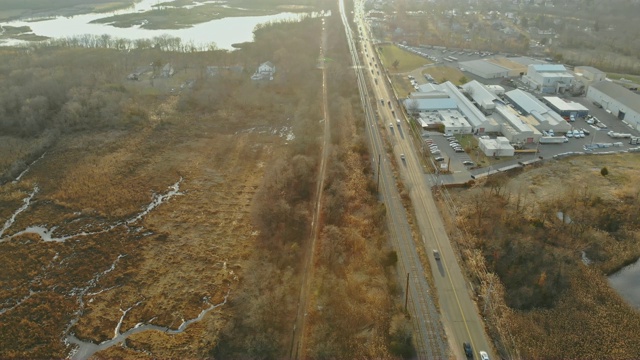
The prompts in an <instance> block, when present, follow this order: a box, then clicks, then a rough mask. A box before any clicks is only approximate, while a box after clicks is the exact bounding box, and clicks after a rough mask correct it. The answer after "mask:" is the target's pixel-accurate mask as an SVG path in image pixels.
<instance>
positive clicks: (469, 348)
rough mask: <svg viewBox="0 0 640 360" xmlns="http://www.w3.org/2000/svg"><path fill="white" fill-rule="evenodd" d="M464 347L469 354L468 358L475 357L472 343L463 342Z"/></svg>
mask: <svg viewBox="0 0 640 360" xmlns="http://www.w3.org/2000/svg"><path fill="white" fill-rule="evenodd" d="M462 348H464V354H465V355H466V356H467V359H473V349H472V348H471V344H469V343H463V344H462Z"/></svg>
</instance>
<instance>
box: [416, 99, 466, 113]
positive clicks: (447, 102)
mask: <svg viewBox="0 0 640 360" xmlns="http://www.w3.org/2000/svg"><path fill="white" fill-rule="evenodd" d="M414 104H415V105H414ZM404 106H405V108H407V109H411V107H412V106H416V107H417V110H418V111H436V110H445V109H457V108H458V105H457V104H456V102H455V101H454V100H453V99H450V98H439V99H406V100H404Z"/></svg>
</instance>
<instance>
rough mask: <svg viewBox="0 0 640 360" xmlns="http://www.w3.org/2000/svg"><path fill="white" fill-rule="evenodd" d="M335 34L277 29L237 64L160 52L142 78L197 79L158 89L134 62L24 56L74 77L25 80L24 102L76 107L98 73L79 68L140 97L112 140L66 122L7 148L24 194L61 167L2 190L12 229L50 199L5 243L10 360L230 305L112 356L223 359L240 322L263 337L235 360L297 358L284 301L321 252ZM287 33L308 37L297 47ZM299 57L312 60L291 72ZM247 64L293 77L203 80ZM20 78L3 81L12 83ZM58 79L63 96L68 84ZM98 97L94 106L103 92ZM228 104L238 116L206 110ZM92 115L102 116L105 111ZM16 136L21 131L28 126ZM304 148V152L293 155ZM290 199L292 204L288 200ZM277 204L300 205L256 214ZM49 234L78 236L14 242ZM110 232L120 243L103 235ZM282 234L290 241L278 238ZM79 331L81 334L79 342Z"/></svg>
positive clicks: (245, 333) (6, 166) (5, 348)
mask: <svg viewBox="0 0 640 360" xmlns="http://www.w3.org/2000/svg"><path fill="white" fill-rule="evenodd" d="M319 28H320V21H319V20H317V19H311V20H307V21H303V22H301V23H289V24H280V25H273V26H268V27H263V28H261V29H260V30H259V31H257V33H256V43H255V44H246V45H245V46H244V48H243V49H242V50H239V51H237V52H235V53H231V54H227V53H225V52H209V53H206V54H178V53H170V54H167V53H162V52H159V51H156V50H150V51H141V52H136V53H135V54H134V55H131V56H132V58H135V59H137V61H139V62H140V63H142V64H148V63H150V62H153V61H155V60H154V58H155V57H156V56H160V57H162V58H165V59H166V58H169V57H171V58H172V59H174V60H175V61H176V62H179V63H180V64H182V66H184V68H183V69H184V73H185V74H186V75H182V73H181V74H180V75H176V76H177V77H178V78H177V79H168V80H158V81H157V82H155V83H153V84H151V83H149V82H143V81H141V82H128V81H127V80H125V79H126V75H127V74H128V71H130V68H129V67H128V66H131V67H132V66H133V65H131V64H129V65H128V66H127V65H126V63H125V62H124V61H120V60H124V59H122V58H119V56H120V55H119V53H118V52H116V51H110V50H106V49H101V50H94V49H75V48H68V47H60V48H57V49H54V48H38V49H35V50H34V53H33V54H32V55H33V58H28V57H27V55H26V54H23V56H24V57H25V59H26V60H28V61H26V62H27V63H29V64H34V63H36V62H39V63H40V64H52V67H51V68H50V69H49V70H48V71H47V72H41V73H40V74H41V75H42V76H45V77H48V76H50V75H51V74H53V75H55V74H57V73H58V72H59V71H60V72H63V71H64V72H65V74H66V75H65V76H64V77H57V78H52V79H49V80H47V81H46V82H44V83H41V84H40V87H38V86H35V85H34V84H35V80H34V79H33V78H32V77H29V76H30V75H29V74H26V73H25V74H24V76H27V79H31V80H29V81H27V82H25V83H23V85H24V87H22V88H21V87H19V86H20V83H18V82H14V83H12V84H13V85H12V86H14V90H15V91H21V92H27V93H29V92H30V91H32V93H33V94H35V93H36V92H38V91H44V90H46V91H48V94H49V95H50V96H51V97H53V96H54V95H55V94H56V93H60V96H61V97H64V96H63V95H64V94H65V93H67V92H68V89H69V87H67V84H66V83H64V82H66V81H67V77H68V78H70V79H71V80H69V81H70V82H71V83H74V82H78V81H80V82H81V81H84V80H83V79H85V78H84V77H83V76H84V75H83V73H86V72H89V71H88V69H93V68H92V67H91V66H87V67H84V68H83V67H81V66H65V65H64V64H65V62H64V61H63V60H64V59H66V60H67V61H68V62H69V61H73V62H75V61H77V64H76V65H81V64H82V63H83V62H82V61H83V60H84V61H87V62H88V63H90V61H89V60H88V59H90V58H92V57H94V56H98V57H102V58H103V60H101V61H104V62H105V63H108V64H113V66H112V67H111V66H106V70H104V71H105V72H103V73H100V71H101V70H99V69H94V70H95V71H96V72H97V73H96V74H95V75H96V77H95V79H97V80H96V84H98V88H99V87H100V86H105V87H107V88H109V89H125V90H117V91H123V92H124V93H127V94H128V95H127V99H128V100H127V102H126V103H125V104H124V105H123V106H124V107H123V108H121V107H119V106H115V107H110V106H111V105H113V104H111V103H108V101H107V103H102V102H98V104H103V105H108V106H107V107H109V108H110V109H112V110H113V111H114V112H113V113H109V114H108V115H109V116H108V121H109V122H108V123H107V124H106V125H105V126H103V124H102V123H101V122H100V120H99V119H97V120H96V119H94V118H93V117H91V116H90V117H87V118H86V120H87V124H89V126H86V127H75V126H73V125H71V124H68V123H65V124H62V123H60V125H58V124H57V123H56V122H55V119H57V117H56V115H55V113H51V114H52V115H51V114H50V115H51V116H48V117H43V118H38V121H42V123H41V124H42V125H43V128H42V129H44V131H43V132H42V133H41V134H42V135H37V133H36V134H34V137H33V138H27V139H26V140H25V139H20V138H16V137H4V138H3V139H10V140H8V142H6V143H5V142H4V140H3V142H2V143H1V145H0V150H1V151H3V152H2V155H3V156H0V158H2V159H3V163H2V167H1V168H0V172H2V173H3V174H5V180H12V179H14V178H15V175H14V173H12V172H10V171H9V170H10V169H11V167H12V166H13V165H12V164H14V163H16V162H19V161H21V162H22V163H23V165H22V167H21V168H22V169H24V168H26V164H30V163H31V162H32V161H33V159H31V157H32V156H34V157H35V158H38V157H39V156H40V155H41V154H42V153H43V152H44V150H46V155H45V156H44V158H42V159H41V160H39V161H38V162H37V163H36V164H35V165H33V166H32V167H31V168H30V169H29V171H28V173H27V174H26V175H25V176H24V178H23V179H22V180H21V181H19V182H17V183H15V184H14V183H12V182H6V183H4V185H2V187H0V204H2V206H0V216H2V219H3V220H2V225H4V221H5V220H6V219H8V218H10V217H11V215H12V214H13V213H14V212H15V211H16V210H17V209H18V208H19V207H20V206H21V205H22V204H23V200H24V199H25V198H26V197H27V196H28V194H29V193H31V192H32V191H33V188H34V186H35V185H36V184H37V185H38V188H39V191H38V193H37V194H36V195H35V196H34V198H33V200H32V202H31V204H30V205H29V207H28V208H27V209H26V210H25V211H23V212H22V213H20V214H19V215H18V216H16V220H15V223H13V224H12V225H11V226H10V227H9V228H8V229H7V231H6V232H5V234H4V236H2V241H1V242H0V254H1V257H2V263H3V266H4V267H5V269H6V270H7V271H3V272H2V273H1V274H0V283H2V284H3V287H2V289H0V310H1V311H2V313H0V357H2V358H51V357H54V358H62V357H65V356H66V355H67V354H68V352H69V350H70V347H68V346H67V345H65V344H64V343H63V339H64V337H65V336H66V334H67V330H69V331H70V332H72V333H74V334H75V335H76V336H77V337H78V338H80V339H84V340H88V341H93V342H99V341H104V340H107V339H111V338H112V337H113V334H114V329H115V327H116V324H117V322H118V319H120V317H121V316H122V311H121V309H127V308H129V307H132V306H133V307H132V309H131V310H130V311H129V312H128V313H127V315H126V317H125V318H124V321H123V324H122V329H121V331H125V330H127V329H130V328H132V327H133V326H135V324H137V323H139V322H143V323H153V324H156V325H160V326H167V327H170V328H172V329H176V328H177V327H178V326H179V325H180V324H181V323H182V321H183V320H184V319H191V318H194V317H196V316H197V315H198V314H199V313H200V311H202V310H203V309H204V308H206V307H207V306H208V305H207V303H211V304H215V303H219V302H220V301H221V300H222V298H223V296H224V295H225V294H226V293H227V292H228V291H230V297H229V302H228V303H227V305H225V306H224V307H221V308H219V309H217V310H216V311H213V312H211V313H210V314H208V315H207V316H205V318H204V319H203V320H202V321H201V322H198V323H195V324H192V325H191V326H190V327H189V328H188V329H187V331H185V332H184V333H182V334H179V335H175V336H171V335H167V334H164V333H160V332H157V331H147V332H143V333H139V334H136V335H134V336H132V337H130V338H129V339H128V340H127V342H126V347H125V348H121V347H112V348H109V349H107V350H105V351H104V352H102V353H100V354H98V355H99V356H105V357H125V358H126V357H136V358H140V357H144V356H149V357H160V358H175V357H185V356H187V357H196V358H202V357H207V356H210V353H211V351H212V349H214V348H216V346H218V344H220V342H221V341H224V340H225V339H228V338H225V337H224V334H223V335H222V336H221V335H220V332H221V329H224V328H226V327H233V326H237V325H236V322H235V320H236V319H244V320H242V321H245V320H246V321H245V324H246V325H247V327H246V328H242V329H241V330H242V331H237V332H235V333H234V334H235V335H238V337H237V339H236V338H234V339H233V340H234V341H236V340H237V341H238V343H239V344H241V345H239V349H240V350H239V351H240V352H239V353H235V354H237V355H238V356H244V355H247V354H265V353H266V352H265V353H263V352H261V349H262V348H261V346H268V347H270V348H275V350H274V351H275V352H273V353H272V354H282V353H283V349H285V348H286V344H285V343H284V342H285V341H286V340H285V339H287V336H289V334H290V329H289V328H285V327H284V325H285V324H288V321H289V320H290V319H288V316H289V314H292V311H291V309H293V306H295V304H294V303H292V302H293V300H291V299H292V297H286V296H283V295H286V294H289V293H290V292H291V288H290V287H289V286H291V284H295V282H293V281H291V280H292V279H293V278H294V277H295V276H296V275H295V271H294V267H293V266H292V264H293V265H295V264H296V263H297V261H298V260H297V257H296V255H297V250H296V248H297V247H299V245H300V243H301V241H302V239H303V238H304V236H306V233H305V231H304V229H306V226H307V219H308V217H307V212H306V211H305V205H304V203H305V199H306V198H307V197H308V192H309V190H308V189H309V188H313V186H311V185H309V180H310V179H314V176H313V173H314V171H315V160H314V158H313V157H312V154H314V153H317V151H316V150H315V149H317V147H316V146H315V145H314V143H315V141H316V136H317V133H318V125H317V124H318V120H319V118H318V113H319V111H318V109H319V108H320V107H319V105H318V104H319V102H318V99H319V97H318V94H319V91H320V86H319V84H320V82H319V80H318V79H319V72H317V70H316V73H313V72H312V70H313V69H314V67H315V64H316V56H317V49H318V46H317V44H318V41H319V37H318V35H317V34H318V29H319ZM287 33H296V34H297V35H298V36H296V37H291V36H282V35H283V34H287ZM238 53H240V54H238ZM284 54H296V56H288V57H287V58H285V56H284ZM74 55H75V56H76V58H73V56H74ZM70 57H71V60H70ZM240 58H242V59H243V61H244V62H246V64H248V65H249V64H250V66H251V67H250V68H251V69H253V68H254V66H257V65H258V64H259V63H260V62H261V61H265V60H267V59H272V61H274V63H276V64H277V66H278V75H277V76H276V79H275V80H274V81H272V82H262V83H258V82H253V81H251V80H250V79H249V76H250V73H249V74H246V73H245V74H244V75H243V76H234V75H232V74H228V75H222V76H219V77H217V78H215V79H206V78H205V77H204V76H203V75H200V76H198V75H197V74H203V68H204V66H205V65H211V62H217V61H219V63H222V64H226V63H234V62H235V61H237V60H238V59H240ZM279 60H282V61H283V62H282V63H279V62H277V61H279ZM219 63H218V64H219ZM10 64H11V65H14V66H17V64H18V62H17V61H13V60H10V59H7V61H5V62H4V64H3V66H4V67H5V69H10V66H9V65H10ZM101 64H103V65H104V63H101ZM214 64H216V63H214ZM43 66H44V65H43ZM58 67H60V68H58ZM247 67H248V66H247ZM17 71H21V70H17ZM74 71H77V72H78V77H76V78H74V75H75V74H76V73H75V72H74ZM11 73H12V72H11V71H10V70H7V71H5V72H3V74H5V76H6V75H7V74H11ZM181 76H193V79H196V80H197V81H196V84H197V86H196V87H194V88H193V89H187V90H185V91H184V92H182V93H181V94H175V95H169V94H168V92H163V91H158V88H159V87H160V86H161V84H163V85H162V86H167V87H173V86H175V87H176V88H178V87H179V85H180V84H181V82H183V81H184V80H185V78H184V77H181ZM8 78H10V76H9V77H8ZM89 78H90V77H89ZM55 79H58V80H59V81H60V82H62V83H61V84H56V81H55ZM103 80H104V81H105V82H104V83H103V82H102V81H103ZM174 81H175V82H174ZM107 82H111V83H113V84H115V85H113V84H112V85H107V84H106V83H107ZM172 82H173V83H172ZM198 83H200V84H198ZM220 83H222V85H221V84H220ZM45 85H46V86H45ZM58 85H59V87H58ZM56 89H57V90H56ZM220 89H224V92H221V91H220ZM94 90H95V91H93V92H91V93H92V94H94V93H96V92H100V91H99V89H94ZM86 92H87V91H85V92H84V93H83V94H80V93H82V92H79V95H83V96H85V95H87V94H86ZM72 93H73V92H72ZM219 95H223V96H224V101H220V102H218V101H210V102H206V101H204V100H203V99H216V96H219ZM36 96H37V95H36ZM87 96H89V95H87ZM314 99H315V100H314ZM18 100H20V99H19V98H18ZM63 100H64V99H63ZM87 101H88V102H87V103H88V104H91V103H93V102H92V100H91V96H89V97H88V100H87ZM60 104H64V102H61V103H60ZM81 104H84V103H81ZM120 105H122V104H120ZM83 106H84V105H83ZM62 107H64V105H62ZM22 108H25V105H24V104H23V106H22ZM131 108H135V109H138V110H136V112H137V113H138V112H139V113H141V114H144V116H141V117H140V121H138V122H135V123H128V122H124V123H121V120H122V118H123V116H124V117H126V111H128V110H127V109H131ZM96 109H97V110H100V107H98V108H96ZM123 111H124V112H125V113H124V115H123ZM98 112H99V111H98ZM92 116H93V115H92ZM95 116H98V117H99V116H102V115H99V114H96V115H95ZM112 116H113V119H112V118H111V117H112ZM2 119H8V117H6V118H2ZM52 121H53V122H52ZM38 124H40V123H38ZM93 124H97V126H93ZM50 125H52V126H50ZM16 126H18V128H17V129H21V128H20V126H21V125H20V124H18V125H16ZM4 129H13V128H11V127H7V128H4ZM49 129H53V130H51V131H54V130H57V131H55V132H53V134H55V137H54V140H55V141H51V142H48V141H45V140H46V138H44V135H45V134H48V133H49V132H47V131H49ZM36 130H41V129H40V128H37V129H36ZM274 130H275V131H274ZM288 132H292V133H293V134H294V135H295V139H293V140H286V139H285V137H284V135H286V133H288ZM15 134H16V135H20V134H21V133H20V131H18V132H16V133H15ZM25 135H31V134H29V133H25ZM36 135H37V136H36ZM9 141H10V142H9ZM5 144H15V145H16V146H11V147H9V146H6V145H5ZM33 154H35V155H33ZM276 159H278V160H277V161H276ZM265 172H266V173H267V175H266V177H265V178H266V180H265V181H269V183H271V184H273V183H274V182H273V181H272V180H274V178H276V179H277V180H276V181H275V183H277V187H275V188H274V187H264V186H261V184H262V177H263V173H265ZM181 178H182V182H180V183H179V186H180V194H178V195H176V196H174V197H172V198H170V199H168V200H166V201H165V202H163V203H162V204H160V205H158V206H157V207H156V208H154V209H153V210H152V211H151V212H149V213H148V214H147V215H146V216H144V217H142V218H141V219H139V220H137V221H134V222H133V223H131V224H125V223H124V221H125V220H128V219H132V218H133V217H135V216H136V215H137V214H140V213H141V212H142V211H143V210H144V209H145V208H146V207H147V206H148V204H149V203H150V202H151V201H152V199H153V197H154V195H157V194H164V193H166V192H167V187H168V186H170V185H172V184H175V183H176V182H177V181H179V179H181ZM278 181H281V183H278ZM271 190H274V192H273V193H270V192H269V191H271ZM282 191H284V192H285V193H286V194H287V196H281V194H282ZM268 197H270V198H268ZM273 198H275V199H276V200H278V201H279V200H282V201H283V202H285V203H286V204H285V205H286V206H283V207H282V208H281V209H280V210H281V212H279V213H278V212H276V213H274V214H273V215H274V216H271V215H272V214H271V213H262V214H260V213H252V203H253V202H254V199H255V202H257V203H259V202H260V201H263V202H267V203H268V205H270V204H271V202H270V200H269V199H273ZM254 215H257V217H258V218H259V219H260V220H261V221H262V222H261V221H256V222H255V226H257V227H259V228H258V229H256V227H254V224H252V222H253V219H254ZM262 215H263V216H264V219H263V218H262V217H261V216H262ZM290 215H293V216H290ZM282 219H284V222H283V223H280V222H279V221H281V220H282ZM290 224H294V225H295V226H289V225H290ZM34 225H40V226H45V227H47V228H49V229H51V228H53V227H56V228H55V229H54V230H52V232H53V234H52V236H54V237H55V236H63V235H74V234H76V235H77V236H75V237H73V238H71V239H68V240H67V241H65V242H46V243H45V242H43V241H42V240H41V239H40V237H39V236H38V235H36V234H31V233H28V234H23V235H19V236H15V237H13V238H8V236H12V235H15V234H16V233H18V232H19V231H21V230H24V229H25V228H26V227H28V226H34ZM101 230H104V232H101V233H94V232H97V231H101ZM257 230H260V233H261V235H260V236H257V234H258V231H257ZM269 231H273V232H274V233H273V235H272V236H268V234H269ZM81 232H85V233H88V234H87V235H82V234H81ZM262 234H265V235H262ZM110 269H111V270H110ZM107 270H109V271H107ZM101 274H102V275H101ZM239 284H241V285H239ZM269 294H270V295H269ZM263 295H264V296H263ZM80 300H82V302H83V303H84V306H81V305H80V304H81V301H80ZM287 301H289V303H286V302H287ZM138 302H139V304H138V305H136V306H134V305H135V304H136V303H138ZM274 304H277V305H279V306H278V307H276V306H274ZM283 309H284V311H283ZM286 309H288V310H289V311H288V312H287V311H286ZM76 312H78V313H76ZM76 317H77V318H78V322H77V323H76V324H75V325H74V326H73V327H71V328H70V329H67V328H68V326H69V325H70V324H71V321H72V319H74V318H76ZM258 325H261V326H266V327H267V329H265V328H261V327H260V326H258ZM271 329H274V330H271ZM261 330H265V331H264V332H262V331H261ZM225 334H226V333H225ZM256 334H258V335H256ZM260 334H262V335H260ZM254 335H255V336H254ZM261 336H263V338H261ZM221 339H222V340H221ZM274 339H276V341H274ZM278 341H280V342H278ZM230 343H231V340H229V341H228V342H227V344H230ZM253 345H255V346H253ZM252 346H253V347H252ZM252 351H255V352H252ZM145 354H146V355H145ZM274 356H277V355H274Z"/></svg>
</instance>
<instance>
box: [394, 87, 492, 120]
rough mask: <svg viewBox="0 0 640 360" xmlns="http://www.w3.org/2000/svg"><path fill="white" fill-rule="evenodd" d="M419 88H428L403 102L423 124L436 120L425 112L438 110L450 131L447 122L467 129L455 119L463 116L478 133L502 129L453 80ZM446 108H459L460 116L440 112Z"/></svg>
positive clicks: (440, 118)
mask: <svg viewBox="0 0 640 360" xmlns="http://www.w3.org/2000/svg"><path fill="white" fill-rule="evenodd" d="M419 89H420V90H422V89H424V90H427V92H422V91H419V92H414V93H411V94H410V95H409V98H407V99H404V100H403V101H402V103H403V105H404V107H405V109H406V110H407V112H409V113H411V114H417V115H418V117H419V118H420V119H421V120H420V121H421V123H422V124H423V126H424V124H427V123H430V122H432V121H433V120H434V117H433V116H431V117H429V116H424V115H423V114H424V113H435V112H438V118H439V121H440V122H441V123H443V124H444V125H445V131H448V130H447V129H446V125H447V123H449V124H451V126H453V124H454V123H456V125H455V128H456V129H459V131H466V128H467V127H466V126H463V125H460V124H457V122H456V121H453V120H460V119H461V118H464V120H465V121H466V122H467V123H468V124H469V125H470V126H471V131H473V132H476V133H484V132H497V131H499V130H500V125H499V124H498V123H497V122H496V121H495V120H494V119H487V118H486V117H485V116H484V114H483V113H482V112H481V111H480V110H478V108H476V107H475V105H473V104H472V103H471V101H469V99H467V98H466V97H465V96H464V95H463V94H462V93H461V92H460V90H459V89H458V88H457V87H456V86H455V85H454V84H452V83H451V82H449V81H447V82H445V83H442V84H439V85H433V84H428V85H423V86H420V87H419ZM444 110H457V112H458V113H459V114H460V116H459V117H458V116H457V115H454V116H456V118H455V119H454V118H453V117H447V116H445V115H446V114H448V113H447V112H443V113H439V112H440V111H444ZM448 120H451V121H448ZM447 121H448V122H447ZM450 130H451V129H450Z"/></svg>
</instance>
